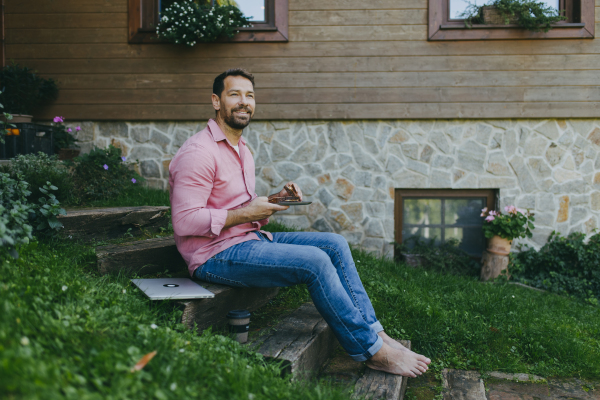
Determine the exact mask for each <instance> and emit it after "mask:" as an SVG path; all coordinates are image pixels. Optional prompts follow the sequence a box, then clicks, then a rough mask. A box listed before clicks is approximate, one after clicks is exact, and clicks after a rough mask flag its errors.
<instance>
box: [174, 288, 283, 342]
mask: <svg viewBox="0 0 600 400" xmlns="http://www.w3.org/2000/svg"><path fill="white" fill-rule="evenodd" d="M197 283H199V284H200V285H201V286H203V287H204V288H206V289H208V290H210V291H211V292H213V293H214V294H215V297H214V298H212V299H196V300H186V301H181V302H179V303H180V304H183V305H184V306H185V308H184V310H183V315H182V317H181V322H182V323H183V324H185V325H186V326H187V327H188V328H190V329H196V330H198V331H202V330H204V329H207V328H208V327H209V326H213V327H217V328H219V327H223V326H225V325H226V324H227V318H226V315H227V313H228V312H229V311H231V310H239V309H244V310H248V311H250V312H252V311H255V310H257V309H259V308H260V307H262V306H264V305H265V304H267V303H268V302H269V301H270V300H271V299H272V298H274V297H275V296H277V293H279V288H234V287H230V286H225V285H218V284H214V283H206V282H197ZM250 326H252V318H251V319H250Z"/></svg>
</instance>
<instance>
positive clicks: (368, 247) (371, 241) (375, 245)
mask: <svg viewBox="0 0 600 400" xmlns="http://www.w3.org/2000/svg"><path fill="white" fill-rule="evenodd" d="M384 244H385V240H383V239H379V238H371V237H367V238H364V239H363V241H362V248H363V249H364V250H365V251H372V252H375V254H380V253H381V249H382V248H383V245H384Z"/></svg>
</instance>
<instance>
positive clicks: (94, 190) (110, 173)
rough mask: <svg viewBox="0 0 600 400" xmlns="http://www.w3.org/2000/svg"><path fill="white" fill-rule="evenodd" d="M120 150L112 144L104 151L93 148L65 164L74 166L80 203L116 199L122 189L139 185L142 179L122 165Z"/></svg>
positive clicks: (127, 165) (76, 191)
mask: <svg viewBox="0 0 600 400" xmlns="http://www.w3.org/2000/svg"><path fill="white" fill-rule="evenodd" d="M125 161H126V158H125V157H122V156H121V149H119V148H117V147H114V146H112V145H110V146H108V148H106V149H99V148H97V147H94V149H93V150H92V151H90V152H89V153H88V154H84V155H82V156H79V157H76V158H75V159H74V160H73V161H71V162H68V164H69V165H71V166H72V167H73V179H74V182H75V195H76V197H77V199H78V201H79V202H89V201H95V200H106V199H110V198H113V197H117V196H118V195H119V194H120V193H121V192H122V191H123V190H125V189H127V188H129V187H131V186H132V185H136V184H139V183H138V182H139V181H140V180H141V179H142V178H141V177H140V176H139V175H138V174H136V173H135V172H134V171H133V170H132V169H131V164H126V163H125Z"/></svg>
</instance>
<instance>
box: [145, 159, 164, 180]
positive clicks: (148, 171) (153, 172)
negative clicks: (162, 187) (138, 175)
mask: <svg viewBox="0 0 600 400" xmlns="http://www.w3.org/2000/svg"><path fill="white" fill-rule="evenodd" d="M140 170H141V172H142V176H143V177H144V178H160V168H158V163H157V162H156V161H154V160H145V161H142V162H140Z"/></svg>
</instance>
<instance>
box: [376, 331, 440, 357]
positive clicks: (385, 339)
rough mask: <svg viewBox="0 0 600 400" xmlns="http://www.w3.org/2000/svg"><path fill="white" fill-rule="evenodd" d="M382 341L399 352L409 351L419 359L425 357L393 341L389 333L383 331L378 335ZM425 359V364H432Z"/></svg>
mask: <svg viewBox="0 0 600 400" xmlns="http://www.w3.org/2000/svg"><path fill="white" fill-rule="evenodd" d="M377 334H378V335H379V336H380V337H381V338H382V339H383V343H385V344H387V345H388V346H390V347H392V348H394V349H398V350H402V351H407V352H410V353H413V354H415V355H417V356H419V357H423V356H421V355H420V354H417V353H415V352H414V351H412V350H410V349H407V348H406V347H404V346H403V345H402V343H400V342H398V341H396V340H394V339H392V338H391V337H389V336H388V335H387V333H385V332H384V331H381V332H379V333H377ZM423 358H424V359H425V364H429V363H430V362H431V360H430V359H429V358H427V357H423Z"/></svg>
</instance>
